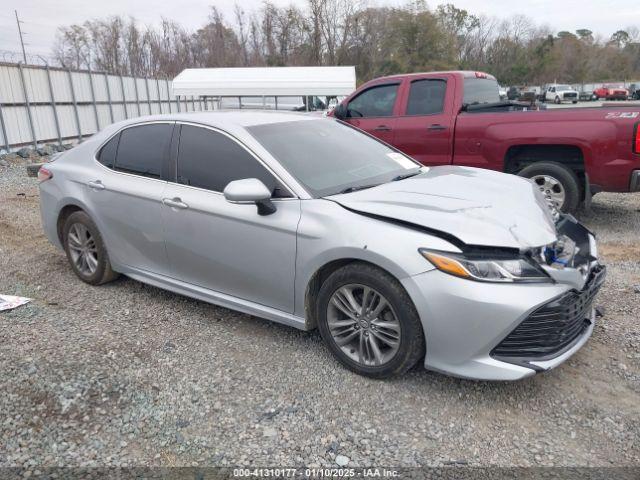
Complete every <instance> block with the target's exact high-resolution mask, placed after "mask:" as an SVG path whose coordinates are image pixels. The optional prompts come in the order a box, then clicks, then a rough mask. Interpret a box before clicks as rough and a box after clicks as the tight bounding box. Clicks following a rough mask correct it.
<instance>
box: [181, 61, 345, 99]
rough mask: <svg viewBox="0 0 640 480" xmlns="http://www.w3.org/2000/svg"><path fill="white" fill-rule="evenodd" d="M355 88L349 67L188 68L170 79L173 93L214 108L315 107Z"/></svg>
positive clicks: (342, 95)
mask: <svg viewBox="0 0 640 480" xmlns="http://www.w3.org/2000/svg"><path fill="white" fill-rule="evenodd" d="M355 88H356V71H355V67H353V66H347V67H249V68H188V69H186V70H183V71H182V72H181V73H180V74H179V75H178V76H177V77H176V78H174V79H173V82H172V90H173V94H174V95H175V96H196V97H202V98H204V99H205V105H209V100H214V101H215V103H216V104H217V107H218V108H221V107H227V108H247V107H250V108H272V109H278V108H280V109H283V108H284V109H287V110H317V109H323V108H327V107H328V106H329V104H330V103H331V101H332V100H335V99H337V98H339V97H344V96H346V95H348V94H350V93H351V92H353V90H355Z"/></svg>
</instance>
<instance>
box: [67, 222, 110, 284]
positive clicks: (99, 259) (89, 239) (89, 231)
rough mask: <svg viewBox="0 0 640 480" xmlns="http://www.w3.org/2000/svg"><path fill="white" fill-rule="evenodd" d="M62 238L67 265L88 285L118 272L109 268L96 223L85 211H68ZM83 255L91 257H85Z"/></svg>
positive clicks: (103, 281)
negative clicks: (69, 213) (82, 257)
mask: <svg viewBox="0 0 640 480" xmlns="http://www.w3.org/2000/svg"><path fill="white" fill-rule="evenodd" d="M62 238H63V245H64V250H65V252H66V254H67V259H68V260H69V264H70V265H71V269H72V270H73V271H74V273H75V274H76V275H77V276H78V278H80V280H82V281H83V282H86V283H88V284H90V285H102V284H103V283H107V282H111V281H112V280H115V279H116V278H118V276H119V274H118V273H116V272H114V271H113V269H112V268H111V262H110V261H109V255H108V254H107V249H106V248H105V246H104V242H103V240H102V236H101V235H100V232H99V231H98V227H97V226H96V224H95V223H94V222H93V220H91V217H89V215H87V214H86V213H85V212H83V211H78V212H74V213H72V214H71V215H69V217H68V218H67V220H66V221H65V222H64V226H63V229H62ZM83 249H84V256H85V259H86V260H84V261H83V260H80V259H79V257H80V256H81V255H82V254H81V253H78V251H79V250H83ZM87 256H90V257H91V259H92V260H88V259H87ZM94 262H95V263H94ZM92 267H94V268H92Z"/></svg>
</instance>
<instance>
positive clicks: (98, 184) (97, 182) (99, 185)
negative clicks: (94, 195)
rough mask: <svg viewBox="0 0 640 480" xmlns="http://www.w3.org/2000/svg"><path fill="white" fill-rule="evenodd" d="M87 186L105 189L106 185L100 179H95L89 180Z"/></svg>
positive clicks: (94, 188)
mask: <svg viewBox="0 0 640 480" xmlns="http://www.w3.org/2000/svg"><path fill="white" fill-rule="evenodd" d="M87 186H88V187H89V188H92V189H93V190H104V189H105V188H107V187H105V186H104V184H103V183H102V182H101V181H100V180H94V181H92V182H87Z"/></svg>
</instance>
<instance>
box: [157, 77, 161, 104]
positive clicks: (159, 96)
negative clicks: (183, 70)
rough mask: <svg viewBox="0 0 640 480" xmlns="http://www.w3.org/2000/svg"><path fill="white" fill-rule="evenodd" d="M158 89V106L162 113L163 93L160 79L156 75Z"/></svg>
mask: <svg viewBox="0 0 640 480" xmlns="http://www.w3.org/2000/svg"><path fill="white" fill-rule="evenodd" d="M156 90H157V91H158V108H159V109H160V113H162V95H160V80H158V77H156Z"/></svg>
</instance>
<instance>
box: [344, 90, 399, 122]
mask: <svg viewBox="0 0 640 480" xmlns="http://www.w3.org/2000/svg"><path fill="white" fill-rule="evenodd" d="M397 95H398V84H393V85H379V86H377V87H371V88H369V89H367V90H365V91H364V92H362V93H361V94H359V95H358V96H357V97H356V98H354V99H353V100H351V101H350V102H349V106H348V108H347V115H348V116H349V117H352V118H359V117H390V116H391V115H393V106H394V105H395V103H396V97H397Z"/></svg>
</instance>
